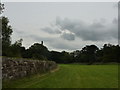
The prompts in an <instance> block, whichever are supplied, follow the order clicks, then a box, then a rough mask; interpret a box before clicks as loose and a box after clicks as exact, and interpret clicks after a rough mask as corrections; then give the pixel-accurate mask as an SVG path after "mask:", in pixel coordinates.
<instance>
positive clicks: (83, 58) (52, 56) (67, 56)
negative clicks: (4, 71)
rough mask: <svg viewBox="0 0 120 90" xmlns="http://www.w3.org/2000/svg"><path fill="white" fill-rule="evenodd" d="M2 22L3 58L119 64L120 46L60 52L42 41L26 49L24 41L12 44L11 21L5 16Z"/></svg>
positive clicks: (0, 38) (93, 46)
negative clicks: (23, 44)
mask: <svg viewBox="0 0 120 90" xmlns="http://www.w3.org/2000/svg"><path fill="white" fill-rule="evenodd" d="M0 22H2V34H1V36H0V40H1V41H2V56H7V57H19V58H31V59H38V60H52V61H55V62H57V63H87V64H93V63H96V62H103V63H107V62H119V59H120V54H119V51H120V46H119V45H112V44H104V45H103V47H102V48H100V49H99V48H98V47H97V46H96V45H86V46H85V47H83V48H82V50H76V51H73V52H66V51H62V52H59V51H49V50H48V48H47V47H46V46H44V45H43V41H42V43H34V44H33V45H31V46H30V47H29V48H28V49H26V48H25V47H24V46H22V41H23V40H22V39H20V40H17V41H16V42H15V43H14V44H11V35H12V33H13V30H12V27H11V26H10V24H9V19H8V18H7V17H4V16H3V17H2V18H1V19H0Z"/></svg>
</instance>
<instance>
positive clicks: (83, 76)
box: [3, 64, 118, 88]
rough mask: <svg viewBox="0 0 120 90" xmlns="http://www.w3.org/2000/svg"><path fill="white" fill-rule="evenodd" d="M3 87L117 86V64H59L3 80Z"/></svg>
mask: <svg viewBox="0 0 120 90" xmlns="http://www.w3.org/2000/svg"><path fill="white" fill-rule="evenodd" d="M3 87H4V88H118V65H79V64H59V69H58V70H56V71H54V72H49V73H46V74H43V75H39V74H37V75H33V76H30V77H25V78H22V79H19V80H14V81H10V82H3Z"/></svg>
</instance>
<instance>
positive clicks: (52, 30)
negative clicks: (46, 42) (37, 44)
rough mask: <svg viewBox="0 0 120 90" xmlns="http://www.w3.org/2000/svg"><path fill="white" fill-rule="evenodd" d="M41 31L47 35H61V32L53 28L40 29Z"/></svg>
mask: <svg viewBox="0 0 120 90" xmlns="http://www.w3.org/2000/svg"><path fill="white" fill-rule="evenodd" d="M42 30H43V31H44V32H47V33H49V34H60V33H61V31H60V30H59V29H57V28H55V27H45V28H42Z"/></svg>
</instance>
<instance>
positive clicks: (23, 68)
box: [2, 57, 57, 80]
mask: <svg viewBox="0 0 120 90" xmlns="http://www.w3.org/2000/svg"><path fill="white" fill-rule="evenodd" d="M56 68H57V64H56V63H55V62H53V61H40V60H28V59H15V58H6V57H3V58H2V79H3V80H11V79H17V78H21V77H25V76H29V75H33V74H37V73H40V74H42V73H45V72H49V71H51V70H53V69H56Z"/></svg>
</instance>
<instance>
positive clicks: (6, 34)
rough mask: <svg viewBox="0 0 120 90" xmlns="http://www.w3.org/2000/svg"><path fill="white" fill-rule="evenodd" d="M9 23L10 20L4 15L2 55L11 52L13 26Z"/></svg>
mask: <svg viewBox="0 0 120 90" xmlns="http://www.w3.org/2000/svg"><path fill="white" fill-rule="evenodd" d="M8 24H9V20H8V18H6V17H2V36H1V38H2V55H3V56H8V54H9V52H10V48H9V47H10V45H11V37H10V36H11V34H12V32H13V31H12V28H11V26H10V25H8Z"/></svg>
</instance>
